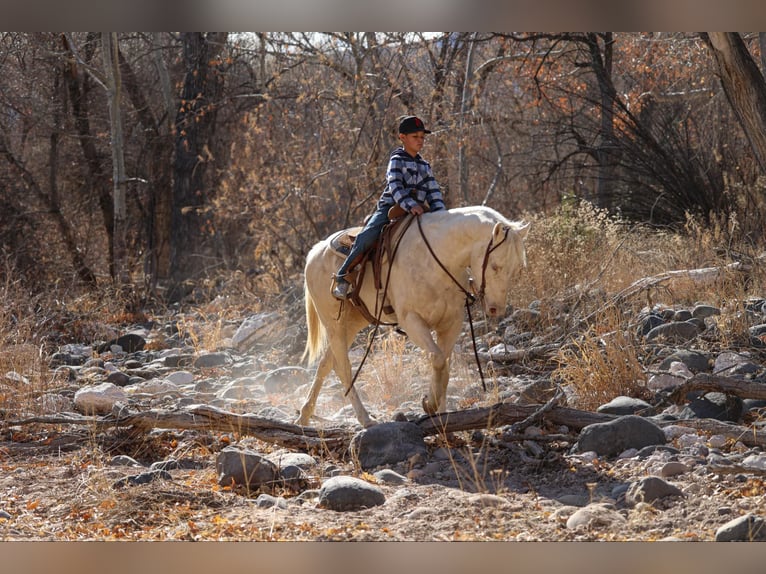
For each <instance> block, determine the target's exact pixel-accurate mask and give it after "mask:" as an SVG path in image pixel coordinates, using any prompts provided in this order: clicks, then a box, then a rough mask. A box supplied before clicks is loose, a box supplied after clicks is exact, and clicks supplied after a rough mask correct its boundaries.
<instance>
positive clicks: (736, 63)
mask: <svg viewBox="0 0 766 574" xmlns="http://www.w3.org/2000/svg"><path fill="white" fill-rule="evenodd" d="M701 36H702V38H703V40H705V42H706V43H707V45H708V46H709V47H710V51H711V52H712V54H713V58H714V60H715V63H716V68H717V70H718V75H719V77H720V79H721V85H722V86H723V89H724V92H725V93H726V97H727V99H728V100H729V103H730V104H731V107H732V109H733V110H734V114H735V115H736V116H737V119H738V120H739V123H740V124H741V125H742V129H743V130H744V131H745V134H746V135H747V139H748V140H749V142H750V146H751V147H752V149H753V153H754V154H755V157H756V158H757V160H758V163H759V165H760V167H761V171H764V172H766V83H764V79H763V74H761V72H760V70H759V69H758V65H757V64H756V63H755V60H753V57H752V56H751V54H750V52H749V51H748V49H747V46H746V45H745V43H744V41H743V40H742V37H741V36H740V35H739V34H738V33H737V32H703V33H702V34H701Z"/></svg>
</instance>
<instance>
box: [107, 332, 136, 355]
mask: <svg viewBox="0 0 766 574" xmlns="http://www.w3.org/2000/svg"><path fill="white" fill-rule="evenodd" d="M115 345H116V346H118V347H120V349H122V351H123V352H125V353H135V352H136V351H140V350H141V349H143V348H144V346H145V345H146V339H144V338H143V337H142V336H141V335H139V334H137V333H128V334H126V335H122V336H120V337H117V338H116V339H112V340H110V341H108V342H106V343H102V344H101V345H98V347H97V351H98V352H99V353H105V352H107V351H111V350H112V347H114V346H115Z"/></svg>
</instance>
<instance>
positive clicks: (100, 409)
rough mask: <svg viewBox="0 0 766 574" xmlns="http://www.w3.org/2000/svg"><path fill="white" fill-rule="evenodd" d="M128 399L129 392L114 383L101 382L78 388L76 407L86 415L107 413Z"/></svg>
mask: <svg viewBox="0 0 766 574" xmlns="http://www.w3.org/2000/svg"><path fill="white" fill-rule="evenodd" d="M127 399H128V395H127V393H126V392H125V391H124V390H123V389H122V388H120V387H118V386H117V385H114V384H112V383H101V384H100V385H92V386H88V387H82V388H81V389H78V390H77V392H75V394H74V405H75V408H76V409H77V410H78V411H80V412H82V413H84V414H86V415H94V414H95V415H105V414H108V413H110V412H112V407H114V405H115V404H117V403H120V402H125V401H127Z"/></svg>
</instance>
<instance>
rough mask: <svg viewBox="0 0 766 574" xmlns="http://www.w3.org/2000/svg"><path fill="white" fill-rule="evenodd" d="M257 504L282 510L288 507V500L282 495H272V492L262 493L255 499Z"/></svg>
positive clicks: (261, 506) (260, 506)
mask: <svg viewBox="0 0 766 574" xmlns="http://www.w3.org/2000/svg"><path fill="white" fill-rule="evenodd" d="M255 505H256V506H257V507H258V508H274V507H276V508H279V509H281V510H286V509H287V501H286V500H285V499H284V498H282V497H281V496H279V497H277V496H271V495H270V494H266V493H262V494H259V495H258V498H256V499H255Z"/></svg>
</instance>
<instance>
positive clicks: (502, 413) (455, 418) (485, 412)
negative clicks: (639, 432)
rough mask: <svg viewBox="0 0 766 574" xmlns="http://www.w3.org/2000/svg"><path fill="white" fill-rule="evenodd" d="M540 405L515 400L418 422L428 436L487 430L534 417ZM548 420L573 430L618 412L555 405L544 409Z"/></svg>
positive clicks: (425, 418)
mask: <svg viewBox="0 0 766 574" xmlns="http://www.w3.org/2000/svg"><path fill="white" fill-rule="evenodd" d="M544 408H545V406H543V407H542V408H541V405H518V404H515V403H497V404H494V405H492V406H491V407H480V408H474V409H468V410H462V411H452V412H448V413H440V414H436V415H433V416H425V417H423V418H421V419H419V420H418V421H416V422H415V424H417V425H418V426H419V427H420V428H421V429H422V430H423V433H424V434H425V435H426V436H429V435H435V434H442V433H449V432H456V431H461V430H475V429H486V428H492V427H499V426H505V425H510V424H513V423H517V422H520V421H524V420H526V419H528V418H529V417H533V418H534V417H535V416H536V415H538V414H539V413H540V411H541V410H542V409H544ZM543 418H545V419H546V420H548V421H551V422H553V423H555V424H558V425H566V426H568V427H569V428H570V429H573V430H580V429H582V428H583V427H586V426H588V425H590V424H595V423H605V422H609V421H611V420H613V419H615V418H617V415H608V414H603V413H593V412H589V411H580V410H577V409H571V408H568V407H553V408H550V409H549V410H547V411H545V412H544V417H543Z"/></svg>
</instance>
